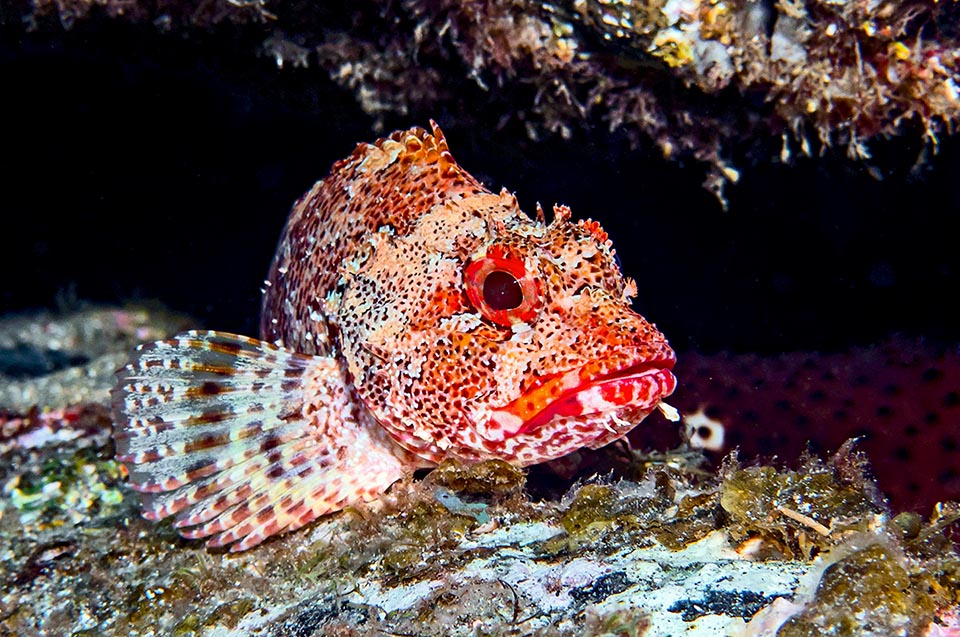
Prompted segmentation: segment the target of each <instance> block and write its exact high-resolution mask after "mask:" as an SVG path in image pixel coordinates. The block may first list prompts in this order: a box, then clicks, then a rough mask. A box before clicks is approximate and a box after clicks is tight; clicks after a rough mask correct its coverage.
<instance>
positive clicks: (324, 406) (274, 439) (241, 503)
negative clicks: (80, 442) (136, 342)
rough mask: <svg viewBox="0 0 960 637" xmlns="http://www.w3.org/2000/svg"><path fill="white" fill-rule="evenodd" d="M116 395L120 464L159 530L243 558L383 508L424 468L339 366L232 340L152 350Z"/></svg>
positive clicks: (190, 335)
mask: <svg viewBox="0 0 960 637" xmlns="http://www.w3.org/2000/svg"><path fill="white" fill-rule="evenodd" d="M117 376H118V383H117V387H116V389H114V392H113V405H114V416H115V420H116V423H117V427H116V433H115V435H114V439H115V442H116V448H117V458H118V460H120V461H121V462H124V463H125V464H126V465H127V466H128V467H129V469H130V483H131V486H132V488H133V489H135V490H137V491H139V492H141V494H142V502H143V506H142V513H143V516H144V517H145V518H147V519H149V520H160V519H163V518H166V517H169V516H176V519H175V521H174V525H175V526H176V527H177V528H178V529H180V534H181V535H183V536H184V537H186V538H207V545H208V546H214V547H216V546H226V545H231V544H232V546H231V551H242V550H245V549H248V548H251V547H253V546H256V545H257V544H259V543H260V542H262V541H263V540H264V539H266V538H267V537H270V536H271V535H274V534H276V533H280V532H282V531H284V530H287V529H290V530H292V529H296V528H300V527H301V526H303V525H304V524H307V523H309V522H310V521H312V520H314V519H316V518H317V517H318V516H320V515H323V514H325V513H330V512H333V511H337V510H339V509H342V508H344V507H345V506H348V505H350V504H353V503H356V502H361V501H366V500H371V499H373V498H375V497H377V495H379V494H380V493H382V492H383V491H384V490H386V489H387V487H389V486H390V484H392V483H393V482H394V481H396V480H397V479H399V478H400V477H401V476H402V475H403V473H404V471H406V470H408V468H412V467H414V466H416V465H417V462H416V461H415V459H414V458H413V456H411V455H410V454H409V453H408V452H406V451H404V450H403V449H402V448H400V447H399V446H397V445H396V444H395V443H394V442H393V441H392V439H390V437H389V435H388V434H387V433H386V432H385V431H384V430H383V429H382V428H380V426H379V425H378V424H377V423H376V422H375V421H374V420H373V417H372V416H371V415H370V414H369V412H368V411H367V410H366V408H365V407H363V405H362V404H359V403H358V402H356V400H357V399H356V398H355V396H356V393H355V391H354V389H353V386H352V384H350V382H349V381H348V380H347V379H346V378H345V377H344V374H343V372H342V371H341V368H340V365H339V363H338V361H337V360H336V359H334V358H331V357H327V356H307V355H303V354H298V353H296V352H293V351H290V350H286V349H283V348H281V347H277V346H275V345H271V344H269V343H265V342H261V341H258V340H255V339H251V338H247V337H243V336H236V335H233V334H227V333H223V332H197V331H192V332H186V333H184V334H181V335H179V336H177V337H175V338H173V339H171V340H168V341H158V342H156V343H152V344H149V345H145V346H142V347H141V348H139V349H138V353H137V355H136V357H135V358H134V360H133V361H131V362H130V363H129V364H128V365H126V366H125V367H124V368H123V369H121V370H120V371H119V372H118V373H117Z"/></svg>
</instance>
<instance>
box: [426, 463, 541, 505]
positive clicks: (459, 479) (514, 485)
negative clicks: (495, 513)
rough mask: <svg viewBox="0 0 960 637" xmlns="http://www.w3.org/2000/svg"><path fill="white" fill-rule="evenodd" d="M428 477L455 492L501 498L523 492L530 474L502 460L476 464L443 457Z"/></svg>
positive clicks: (436, 483)
mask: <svg viewBox="0 0 960 637" xmlns="http://www.w3.org/2000/svg"><path fill="white" fill-rule="evenodd" d="M428 480H429V481H430V482H431V483H432V484H435V485H438V486H444V487H446V488H448V489H450V490H451V491H454V492H456V493H463V494H467V495H486V496H495V497H502V496H509V495H515V494H517V493H519V492H520V491H522V490H523V487H524V485H525V484H526V481H527V477H526V474H525V473H524V472H523V470H522V469H519V468H517V467H514V466H513V465H511V464H508V463H506V462H504V461H503V460H485V461H483V462H478V463H476V464H463V463H462V462H459V461H456V460H444V461H443V462H441V463H440V465H439V466H438V467H437V468H436V469H434V470H433V471H431V472H430V476H429V478H428Z"/></svg>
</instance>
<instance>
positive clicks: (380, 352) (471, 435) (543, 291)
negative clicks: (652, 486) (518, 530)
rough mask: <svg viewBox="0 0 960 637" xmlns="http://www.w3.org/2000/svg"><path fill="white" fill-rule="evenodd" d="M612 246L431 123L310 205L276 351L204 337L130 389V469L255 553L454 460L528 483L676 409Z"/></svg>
mask: <svg viewBox="0 0 960 637" xmlns="http://www.w3.org/2000/svg"><path fill="white" fill-rule="evenodd" d="M635 293H636V286H635V285H634V283H633V281H631V280H629V279H625V278H624V277H623V275H622V274H621V273H620V270H619V267H618V266H617V264H616V261H615V258H614V251H613V249H612V248H611V245H610V241H609V240H608V239H607V235H606V234H605V233H604V232H603V230H602V229H601V228H600V227H599V225H598V224H597V223H595V222H592V221H589V220H588V221H579V222H571V221H570V212H569V210H567V209H566V208H565V207H555V208H554V213H553V219H552V221H551V222H549V223H547V222H546V220H545V219H544V215H543V212H542V211H541V210H539V209H538V211H537V218H536V219H531V218H530V217H528V216H527V215H526V214H524V213H523V212H522V211H521V210H520V209H519V207H518V206H517V202H516V199H515V198H514V197H513V196H512V195H511V194H509V193H507V192H506V191H503V192H501V193H499V194H494V193H491V192H489V191H487V190H486V189H485V188H483V186H481V185H480V184H479V183H478V182H477V181H476V180H475V179H474V178H473V177H471V176H470V175H469V174H467V173H466V172H464V171H463V170H462V169H461V168H460V167H459V166H458V165H457V164H456V162H455V161H454V160H453V158H452V157H451V155H450V153H449V151H448V149H447V145H446V142H445V140H444V138H443V135H442V134H441V132H440V131H439V129H437V128H436V127H435V126H434V129H433V131H432V133H430V132H427V131H425V130H423V129H412V130H409V131H403V132H398V133H395V134H393V135H392V136H390V137H389V138H386V139H382V140H380V141H378V142H377V143H376V144H372V145H370V144H361V145H360V146H359V147H358V148H357V149H356V150H355V151H354V153H353V154H352V155H351V156H350V157H349V158H347V159H345V160H342V161H340V162H337V163H336V164H335V165H334V166H333V168H332V170H331V173H330V175H329V176H328V177H327V178H326V179H324V180H323V181H321V182H319V183H318V184H317V185H315V186H314V187H313V189H311V191H310V192H309V193H307V194H306V195H305V196H304V197H303V198H302V199H301V200H300V201H299V202H297V204H296V205H295V206H294V209H293V211H292V212H291V214H290V218H289V220H288V222H287V226H286V228H285V230H284V233H283V236H282V237H281V240H280V245H279V247H278V250H277V254H276V257H275V259H274V263H273V265H272V267H271V269H270V274H269V277H268V280H267V282H266V289H265V292H264V298H263V314H262V323H261V338H262V339H263V341H256V340H254V339H248V338H244V337H238V336H234V335H230V334H222V333H217V332H193V333H188V334H184V335H181V336H180V337H178V338H176V339H173V340H171V341H163V342H159V343H155V344H153V345H150V346H147V347H145V348H144V349H143V350H142V351H141V353H140V354H139V356H138V358H136V359H135V360H134V361H133V362H131V364H130V365H128V366H127V367H126V368H124V370H121V372H120V382H119V385H118V389H117V391H116V400H115V406H116V409H115V411H116V414H117V420H118V421H119V422H120V423H121V426H120V427H119V428H118V433H117V434H116V438H117V449H118V457H119V458H121V460H123V461H124V462H127V463H128V464H129V465H130V467H131V481H132V483H133V485H134V487H135V488H137V489H138V490H140V491H142V492H144V493H145V494H147V495H146V496H145V499H144V515H146V516H147V517H149V518H152V519H159V518H163V517H166V516H168V515H176V516H177V521H176V524H177V526H179V527H193V528H189V529H186V530H184V531H182V533H183V534H184V535H185V536H187V537H211V539H210V540H209V543H210V544H212V545H215V546H221V545H226V544H230V543H233V542H236V544H234V545H233V547H232V549H233V550H243V549H245V548H249V547H250V546H253V545H255V544H257V543H258V542H260V541H262V540H263V539H264V538H266V537H268V536H270V535H272V534H274V533H278V532H280V531H284V530H291V529H294V528H298V527H299V526H302V525H303V524H305V523H307V522H309V521H310V520H312V519H314V518H316V517H317V516H318V515H322V514H323V513H327V512H330V511H335V510H337V509H340V508H343V507H344V506H347V505H348V504H350V503H353V502H357V501H363V500H370V499H372V498H375V497H376V496H377V495H378V494H379V493H381V492H383V491H384V490H385V489H386V488H387V487H389V485H390V484H391V483H392V482H394V481H395V480H397V479H398V478H400V477H401V476H402V475H403V474H404V473H405V472H407V471H410V470H412V469H414V468H416V467H423V466H432V465H434V464H436V463H438V462H440V461H441V460H443V459H445V458H451V457H453V458H459V459H461V460H464V461H477V460H482V459H487V458H500V459H504V460H507V461H508V462H511V463H513V464H516V465H520V466H525V465H529V464H533V463H537V462H543V461H545V460H550V459H553V458H557V457H559V456H562V455H564V454H566V453H569V452H571V451H573V450H575V449H578V448H581V447H591V448H596V447H599V446H602V445H605V444H608V443H609V442H612V441H613V440H616V439H618V438H620V437H622V436H624V435H625V434H626V433H627V432H629V431H630V430H631V429H632V428H633V427H635V426H636V424H637V423H638V422H639V421H640V420H641V419H643V418H644V417H645V416H646V415H647V414H649V413H650V412H651V411H653V410H654V409H656V408H657V407H658V406H659V405H660V403H661V401H662V400H663V399H664V398H665V397H666V396H668V395H670V393H671V392H672V391H673V389H674V387H675V384H676V381H675V379H674V377H673V374H672V373H671V372H670V369H671V368H672V367H673V364H674V354H673V352H672V350H671V349H670V347H669V346H668V345H667V342H666V340H665V339H664V338H663V336H662V335H661V334H660V333H659V332H658V331H657V330H656V328H654V326H653V325H651V324H650V323H648V322H647V321H646V320H645V319H644V318H643V317H641V316H640V315H639V314H637V313H636V312H634V311H633V310H632V309H631V306H630V303H631V300H632V297H633V296H634V295H635Z"/></svg>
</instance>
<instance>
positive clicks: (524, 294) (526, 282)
mask: <svg viewBox="0 0 960 637" xmlns="http://www.w3.org/2000/svg"><path fill="white" fill-rule="evenodd" d="M464 282H465V284H466V288H467V297H468V298H469V299H470V302H471V303H472V304H473V306H474V307H476V308H477V309H478V310H480V313H481V314H483V316H484V317H486V318H487V319H489V320H490V321H493V322H494V323H496V324H497V325H502V326H504V327H509V326H511V325H513V324H515V323H520V322H525V321H529V320H530V319H532V318H533V317H534V316H536V314H537V311H538V310H539V309H540V305H541V301H540V288H539V285H538V283H537V281H536V280H535V279H534V278H533V277H532V276H530V275H529V274H528V273H527V270H526V267H525V266H524V264H523V259H520V258H519V257H515V256H512V255H510V254H508V253H507V251H506V250H504V249H503V248H500V247H499V246H494V247H493V248H491V249H489V250H488V251H487V254H486V256H483V257H480V258H478V259H476V260H474V261H471V262H470V264H469V265H468V266H467V269H466V271H465V272H464Z"/></svg>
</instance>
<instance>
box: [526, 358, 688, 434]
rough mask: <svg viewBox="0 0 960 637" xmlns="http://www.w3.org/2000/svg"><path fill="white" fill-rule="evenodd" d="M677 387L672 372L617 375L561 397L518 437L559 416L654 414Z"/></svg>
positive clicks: (647, 371)
mask: <svg viewBox="0 0 960 637" xmlns="http://www.w3.org/2000/svg"><path fill="white" fill-rule="evenodd" d="M676 387H677V378H676V376H674V375H673V372H671V371H670V370H669V369H663V368H660V369H657V368H652V369H651V368H647V369H645V370H644V371H641V372H636V373H627V374H625V375H620V373H614V374H612V375H610V376H607V377H604V378H600V379H598V380H594V381H591V382H589V383H587V384H586V385H585V386H583V387H580V388H577V389H576V390H575V391H572V392H570V393H569V394H567V395H564V396H561V397H559V398H558V399H557V400H555V401H553V402H552V403H550V404H549V405H547V406H546V407H545V408H544V409H543V410H542V411H541V412H540V413H539V414H537V415H536V416H535V417H534V418H531V419H530V420H529V421H527V422H526V423H524V424H523V426H522V427H521V428H520V429H519V430H518V431H517V433H522V432H524V431H529V430H531V429H535V428H536V427H539V426H540V425H542V424H543V423H545V422H548V421H550V420H552V419H553V418H556V417H558V416H560V417H563V416H569V417H576V416H585V415H590V414H596V413H602V412H609V411H615V410H617V409H624V408H629V407H636V408H639V409H641V410H642V411H653V410H654V409H656V407H657V404H659V402H660V401H661V400H663V399H664V398H666V397H667V396H669V395H670V394H672V393H673V390H674V389H676Z"/></svg>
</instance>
